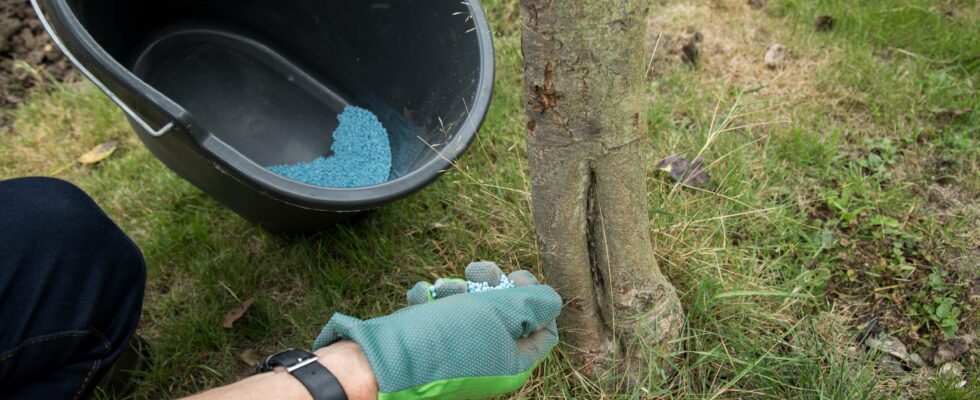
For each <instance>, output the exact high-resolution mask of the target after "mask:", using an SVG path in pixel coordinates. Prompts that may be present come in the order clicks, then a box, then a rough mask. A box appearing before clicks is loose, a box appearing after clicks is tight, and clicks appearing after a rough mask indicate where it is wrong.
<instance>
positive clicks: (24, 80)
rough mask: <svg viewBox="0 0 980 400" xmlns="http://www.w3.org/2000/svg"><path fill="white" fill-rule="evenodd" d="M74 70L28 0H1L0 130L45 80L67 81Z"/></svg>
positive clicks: (8, 124) (4, 129) (4, 127)
mask: <svg viewBox="0 0 980 400" xmlns="http://www.w3.org/2000/svg"><path fill="white" fill-rule="evenodd" d="M72 71H74V69H73V68H72V66H71V63H69V62H68V60H67V58H65V56H64V55H63V54H61V52H60V51H59V50H58V48H57V47H56V46H55V45H54V43H53V42H51V38H50V37H48V34H47V33H46V32H44V28H43V27H42V26H41V22H40V21H39V20H38V19H37V17H36V16H35V15H34V9H33V8H32V7H31V4H30V2H28V1H27V0H0V132H4V131H6V130H8V129H9V127H10V123H11V121H12V117H11V116H10V110H12V109H14V108H16V107H17V104H19V103H20V102H22V101H24V99H26V98H27V97H28V96H29V95H30V93H31V91H33V90H34V89H36V88H38V87H39V86H42V85H41V84H42V83H43V82H44V80H45V79H54V80H58V81H64V80H65V79H67V78H69V77H70V76H71V75H73V72H72Z"/></svg>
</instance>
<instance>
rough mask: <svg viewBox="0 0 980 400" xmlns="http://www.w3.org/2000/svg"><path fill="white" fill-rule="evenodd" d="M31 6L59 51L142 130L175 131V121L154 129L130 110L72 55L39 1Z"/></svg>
mask: <svg viewBox="0 0 980 400" xmlns="http://www.w3.org/2000/svg"><path fill="white" fill-rule="evenodd" d="M31 5H33V6H34V12H35V13H37V16H38V19H40V20H41V25H43V26H44V30H46V31H47V32H48V35H49V36H51V40H52V41H54V44H55V45H57V46H58V48H59V49H61V52H62V53H64V54H65V56H66V57H68V61H71V63H72V64H74V65H75V67H76V68H78V70H79V71H82V74H83V75H85V77H86V78H88V79H89V80H90V81H92V83H94V84H95V86H96V87H98V88H99V90H101V91H102V92H103V93H105V94H106V96H109V99H110V100H112V102H113V103H116V105H117V106H119V108H121V109H122V110H123V112H124V113H125V114H126V116H128V117H129V118H130V119H131V120H133V121H136V123H137V124H138V125H139V126H140V127H141V128H143V130H144V131H146V132H147V133H149V134H150V135H151V136H154V137H159V136H163V134H165V133H167V132H168V131H170V130H171V129H173V127H174V122H173V121H170V122H167V123H166V124H164V125H163V126H161V127H160V128H153V126H152V125H150V123H149V122H146V120H145V119H143V117H142V116H140V115H139V114H137V113H136V111H133V109H132V108H129V105H128V104H126V103H125V102H124V101H122V99H120V98H119V96H116V94H115V93H113V92H112V90H109V87H108V86H106V85H105V84H104V83H102V81H100V80H99V79H98V78H96V77H95V75H94V74H92V72H91V71H89V70H88V68H85V66H84V65H82V63H80V62H78V58H76V57H75V55H74V54H72V52H71V51H70V50H68V47H67V46H65V44H64V42H62V41H61V38H60V37H59V36H58V32H56V31H55V30H54V29H53V28H52V27H51V24H49V23H48V18H47V17H46V16H45V15H44V12H43V11H41V6H40V5H38V0H31Z"/></svg>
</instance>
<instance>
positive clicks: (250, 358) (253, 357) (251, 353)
mask: <svg viewBox="0 0 980 400" xmlns="http://www.w3.org/2000/svg"><path fill="white" fill-rule="evenodd" d="M238 358H239V359H241V360H242V361H243V362H244V363H245V364H248V365H249V366H251V367H254V366H256V365H259V364H260V363H261V362H262V356H261V355H259V353H258V352H257V351H255V349H246V350H245V351H243V352H242V354H239V355H238Z"/></svg>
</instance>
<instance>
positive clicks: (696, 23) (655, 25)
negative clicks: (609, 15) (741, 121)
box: [647, 0, 826, 105]
mask: <svg viewBox="0 0 980 400" xmlns="http://www.w3.org/2000/svg"><path fill="white" fill-rule="evenodd" d="M750 3H751V2H746V1H744V0H727V1H714V2H699V1H671V2H669V4H660V5H657V6H656V7H654V10H655V11H653V12H652V13H651V16H650V18H649V19H648V21H647V28H648V38H647V47H648V49H649V51H651V52H652V51H653V49H654V47H657V53H656V54H655V55H654V58H653V60H652V64H651V76H653V77H656V76H657V75H659V74H660V73H661V72H660V71H664V70H665V69H666V67H667V66H668V65H669V64H671V63H677V62H680V61H685V62H686V61H689V60H688V56H687V54H690V50H689V49H685V46H687V47H688V48H689V47H690V44H691V43H692V42H694V39H697V40H696V42H697V44H698V51H697V53H698V54H699V58H698V62H697V68H699V69H700V72H699V73H700V74H702V75H704V76H710V77H715V78H716V79H718V80H719V81H721V82H724V83H725V84H730V85H734V86H737V87H741V88H743V89H746V90H748V89H754V90H755V93H756V95H758V96H762V97H779V98H780V101H779V103H783V104H785V105H789V103H795V101H793V100H801V99H806V98H808V97H810V95H811V94H812V93H813V92H814V90H815V89H814V85H813V78H814V76H815V75H816V72H817V71H818V70H820V69H821V68H822V67H823V66H824V65H825V64H826V59H825V58H811V57H808V56H806V55H805V54H804V53H805V52H802V51H797V50H794V49H793V48H792V47H791V46H790V47H788V48H787V49H786V53H785V59H784V60H783V62H782V63H781V64H780V66H779V68H775V69H770V68H767V67H766V63H765V61H764V56H765V54H766V50H767V49H769V47H770V46H771V45H773V44H774V43H786V41H787V40H788V39H789V38H790V37H791V32H789V31H787V29H786V28H785V26H784V25H785V24H780V23H776V21H774V20H773V19H771V18H770V17H768V16H767V14H766V13H765V11H764V10H759V9H755V7H753V6H752V5H751V4H750ZM658 39H659V41H660V44H659V46H658V45H657V41H658Z"/></svg>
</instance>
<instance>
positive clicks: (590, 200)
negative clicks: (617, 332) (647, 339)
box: [585, 167, 612, 342]
mask: <svg viewBox="0 0 980 400" xmlns="http://www.w3.org/2000/svg"><path fill="white" fill-rule="evenodd" d="M586 190H587V192H586V196H587V197H586V217H585V218H586V221H585V226H586V232H585V235H586V242H587V245H588V249H587V252H588V255H589V271H590V272H591V273H592V286H593V291H592V293H594V294H595V298H594V299H593V300H594V301H595V303H596V309H597V310H598V311H599V321H601V322H602V326H603V328H604V330H603V335H604V336H605V339H606V340H607V342H608V341H609V340H612V327H611V326H610V322H609V321H608V318H607V317H609V316H607V315H606V310H608V307H607V306H608V305H607V304H606V298H607V296H608V293H606V280H607V279H609V277H607V276H606V274H605V272H604V269H603V264H604V263H605V262H608V260H605V257H603V256H602V249H603V248H604V247H603V245H601V244H600V242H599V240H600V238H601V235H602V231H601V230H602V228H603V227H602V226H601V220H600V218H599V204H598V203H599V198H598V194H597V193H596V174H595V170H594V169H592V168H591V167H590V168H589V187H588V189H586Z"/></svg>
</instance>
